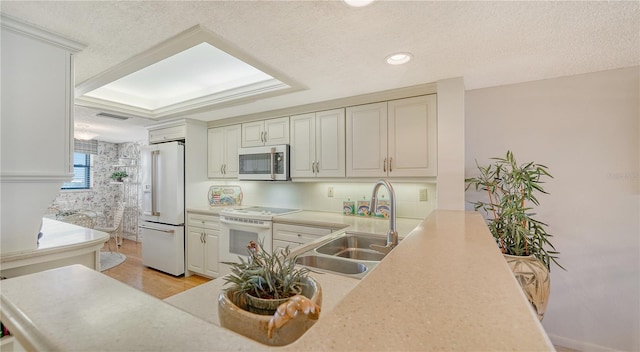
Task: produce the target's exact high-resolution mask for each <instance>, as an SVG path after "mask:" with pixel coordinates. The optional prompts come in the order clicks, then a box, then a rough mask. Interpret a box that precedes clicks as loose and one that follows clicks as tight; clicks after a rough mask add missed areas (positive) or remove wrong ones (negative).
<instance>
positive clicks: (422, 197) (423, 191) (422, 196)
mask: <svg viewBox="0 0 640 352" xmlns="http://www.w3.org/2000/svg"><path fill="white" fill-rule="evenodd" d="M427 200H429V199H428V197H427V189H426V188H422V189H420V201H421V202H426V201H427Z"/></svg>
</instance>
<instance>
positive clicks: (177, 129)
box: [149, 124, 187, 143]
mask: <svg viewBox="0 0 640 352" xmlns="http://www.w3.org/2000/svg"><path fill="white" fill-rule="evenodd" d="M186 136H187V126H186V124H181V125H178V126H171V127H161V128H157V129H150V130H149V143H162V142H169V141H178V140H184V139H186Z"/></svg>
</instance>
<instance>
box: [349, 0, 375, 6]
mask: <svg viewBox="0 0 640 352" xmlns="http://www.w3.org/2000/svg"><path fill="white" fill-rule="evenodd" d="M344 2H345V3H346V4H347V5H349V6H351V7H365V6H367V5H369V4H370V3H372V2H373V0H344Z"/></svg>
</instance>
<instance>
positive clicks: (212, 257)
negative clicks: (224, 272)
mask: <svg viewBox="0 0 640 352" xmlns="http://www.w3.org/2000/svg"><path fill="white" fill-rule="evenodd" d="M219 234H220V231H216V230H205V244H204V255H205V265H206V268H205V271H204V274H205V275H208V276H213V277H217V276H218V274H219V270H218V265H219V263H218V261H219V256H218V248H219V242H218V239H219V238H220V237H219Z"/></svg>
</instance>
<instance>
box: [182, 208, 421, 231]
mask: <svg viewBox="0 0 640 352" xmlns="http://www.w3.org/2000/svg"><path fill="white" fill-rule="evenodd" d="M224 208H226V207H209V206H203V207H191V208H187V211H191V212H198V213H205V214H211V215H219V214H220V211H222V210H223V209H224ZM273 222H274V223H281V224H293V225H307V226H319V227H328V228H334V229H342V228H346V230H347V231H354V232H363V233H373V234H379V235H386V234H387V230H388V229H389V220H387V219H382V218H374V217H362V216H347V215H343V214H341V213H331V212H323V211H309V210H303V211H299V212H296V213H291V214H286V215H277V216H274V217H273ZM421 222H422V219H410V218H397V219H396V227H397V231H398V235H399V236H400V238H402V237H404V236H405V235H407V234H408V233H409V232H411V231H413V229H414V228H415V227H416V226H418V224H420V223H421Z"/></svg>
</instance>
